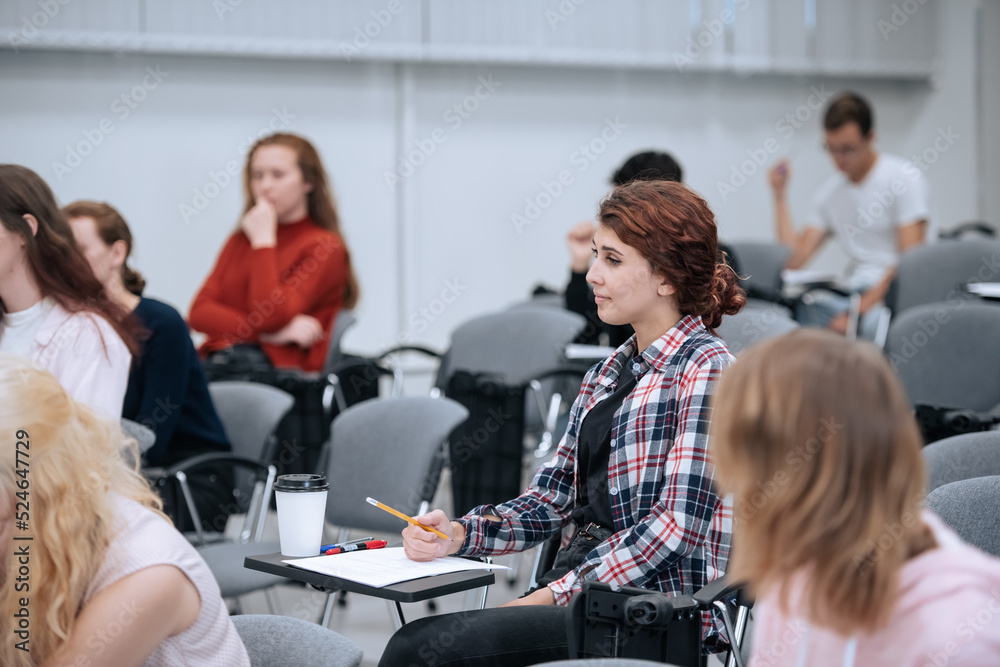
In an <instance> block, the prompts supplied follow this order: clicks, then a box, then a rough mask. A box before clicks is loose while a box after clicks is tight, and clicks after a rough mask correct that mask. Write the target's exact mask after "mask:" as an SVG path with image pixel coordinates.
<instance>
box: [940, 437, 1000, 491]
mask: <svg viewBox="0 0 1000 667" xmlns="http://www.w3.org/2000/svg"><path fill="white" fill-rule="evenodd" d="M924 463H926V464H927V476H928V484H927V491H928V493H929V492H931V491H933V490H934V489H936V488H938V487H940V486H944V485H945V484H951V483H952V482H960V481H962V480H963V479H973V478H975V477H988V476H990V475H1000V431H981V432H979V433H963V434H962V435H956V436H952V437H950V438H945V439H944V440H938V441H937V442H934V443H931V444H929V445H927V447H925V448H924Z"/></svg>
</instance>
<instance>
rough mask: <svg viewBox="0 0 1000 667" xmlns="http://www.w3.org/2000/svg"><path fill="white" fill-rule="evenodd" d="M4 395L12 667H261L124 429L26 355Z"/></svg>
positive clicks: (0, 650) (2, 515) (1, 363)
mask: <svg viewBox="0 0 1000 667" xmlns="http://www.w3.org/2000/svg"><path fill="white" fill-rule="evenodd" d="M0 396H2V397H3V400H0V635H2V636H3V637H4V641H3V642H0V664H2V665H4V667H29V666H31V667H34V666H36V665H41V666H43V667H62V666H67V667H68V666H70V665H114V666H115V667H128V666H130V665H147V666H150V667H152V666H153V665H156V666H157V667H170V666H173V665H178V666H179V665H186V666H189V667H193V666H197V665H203V666H208V665H222V664H224V665H233V666H245V665H249V664H250V661H249V659H248V657H247V654H246V650H245V649H244V647H243V645H242V643H241V642H240V639H239V636H238V635H237V634H236V630H235V628H234V627H233V625H232V622H231V621H230V620H229V616H228V614H227V612H226V608H225V605H224V603H223V602H222V599H221V597H220V595H219V588H218V585H217V584H216V583H215V580H214V578H213V577H212V575H211V572H210V571H209V570H208V567H207V566H206V565H205V563H204V561H203V560H202V559H201V557H200V556H199V555H198V553H197V552H196V551H195V550H194V548H193V547H192V546H191V545H190V544H189V543H188V542H187V540H185V539H184V537H183V536H182V535H181V534H180V533H178V532H177V531H176V530H175V529H174V528H173V527H172V526H171V525H170V524H169V522H168V521H167V519H166V518H165V517H164V516H163V514H162V513H161V512H160V511H159V507H160V505H159V499H158V498H157V497H156V496H155V495H154V494H153V493H152V492H151V491H150V490H149V486H148V484H147V483H146V482H145V480H144V479H143V478H142V477H141V476H140V475H139V474H138V472H137V471H136V470H135V469H134V468H130V467H129V466H128V464H127V463H126V462H125V457H124V455H123V454H124V446H123V445H125V444H126V443H124V442H123V436H122V433H121V431H120V429H119V427H118V425H117V424H116V423H115V422H112V421H110V420H105V419H104V418H102V417H101V416H99V415H98V414H97V413H95V412H94V411H93V410H91V409H90V408H88V407H87V406H86V405H84V404H83V403H79V402H76V401H73V400H72V399H71V398H70V396H69V395H68V394H67V392H66V390H65V389H63V388H62V386H61V385H60V384H59V382H58V381H57V380H56V379H55V378H54V377H53V376H52V375H51V374H49V373H48V372H47V371H44V370H41V369H38V368H36V367H35V366H33V365H32V364H31V363H30V362H29V361H28V360H26V359H24V358H21V357H18V356H15V355H9V354H0ZM130 444H132V446H134V443H130ZM22 522H23V523H22ZM15 538H30V539H29V540H24V539H15ZM22 619H26V620H22Z"/></svg>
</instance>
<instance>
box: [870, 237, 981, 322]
mask: <svg viewBox="0 0 1000 667" xmlns="http://www.w3.org/2000/svg"><path fill="white" fill-rule="evenodd" d="M998 262H1000V242H998V241H992V240H982V239H975V240H968V241H943V242H941V243H934V244H931V245H922V246H917V247H915V248H913V249H911V250H908V251H907V252H906V253H904V254H903V256H902V257H901V258H900V260H899V267H898V268H897V275H896V279H895V281H894V285H893V286H892V288H891V289H890V291H889V294H888V295H887V296H886V305H887V306H889V307H890V308H891V309H892V312H893V314H894V315H899V314H901V313H904V312H906V311H907V310H909V309H910V308H914V307H916V306H921V305H924V304H928V303H936V302H942V301H947V302H952V303H953V302H956V301H957V300H960V299H964V298H967V297H968V296H969V295H968V293H967V292H966V290H965V286H966V285H967V284H969V283H973V282H1000V272H998V271H997V269H996V268H995V267H996V266H997V265H998Z"/></svg>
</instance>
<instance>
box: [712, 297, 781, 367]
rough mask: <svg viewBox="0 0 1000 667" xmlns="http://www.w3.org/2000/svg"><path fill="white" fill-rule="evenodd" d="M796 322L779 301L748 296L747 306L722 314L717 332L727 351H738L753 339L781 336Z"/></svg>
mask: <svg viewBox="0 0 1000 667" xmlns="http://www.w3.org/2000/svg"><path fill="white" fill-rule="evenodd" d="M798 326H799V323H798V322H796V321H795V320H793V319H792V318H791V316H790V315H789V313H788V309H787V308H785V307H784V306H781V305H779V304H776V303H773V302H769V301H762V300H760V299H748V300H747V305H746V307H745V308H744V309H743V310H741V311H740V312H738V313H736V314H735V315H724V316H723V317H722V324H720V325H719V328H718V329H717V330H716V332H717V333H718V334H719V338H721V339H722V340H724V341H726V345H727V346H728V347H729V351H730V352H732V353H733V354H740V353H741V352H743V351H744V350H745V349H746V348H748V347H749V346H751V345H753V344H754V343H756V342H758V341H761V340H764V339H767V338H773V337H774V336H780V335H782V334H785V333H788V332H789V331H791V330H792V329H796V328H798Z"/></svg>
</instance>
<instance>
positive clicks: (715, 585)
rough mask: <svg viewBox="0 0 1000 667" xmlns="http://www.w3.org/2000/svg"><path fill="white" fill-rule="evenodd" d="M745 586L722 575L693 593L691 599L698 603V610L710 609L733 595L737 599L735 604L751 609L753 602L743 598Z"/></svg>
mask: <svg viewBox="0 0 1000 667" xmlns="http://www.w3.org/2000/svg"><path fill="white" fill-rule="evenodd" d="M745 586H746V582H743V581H730V580H729V578H728V577H726V575H722V576H721V577H719V578H718V579H716V580H715V581H712V582H710V583H708V584H707V585H705V586H704V587H703V588H701V590H699V591H697V592H695V593H694V595H692V596H691V597H692V598H694V601H695V602H697V603H698V607H699V608H700V609H710V608H711V607H712V606H713V605H714V604H715V603H716V602H717V601H719V600H725V599H727V598H731V597H732V596H734V595H735V596H736V598H737V604H739V605H740V606H742V607H751V606H753V600H751V599H749V597H747V596H745V594H744V588H745Z"/></svg>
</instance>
